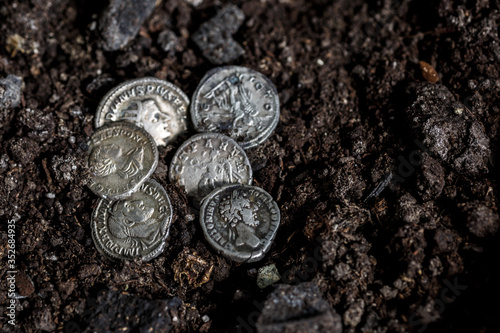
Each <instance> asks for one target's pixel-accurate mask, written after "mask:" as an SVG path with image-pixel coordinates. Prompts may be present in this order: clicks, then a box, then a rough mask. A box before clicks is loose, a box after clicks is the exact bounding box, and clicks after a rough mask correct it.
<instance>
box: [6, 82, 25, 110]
mask: <svg viewBox="0 0 500 333" xmlns="http://www.w3.org/2000/svg"><path fill="white" fill-rule="evenodd" d="M22 83H23V81H22V79H21V77H19V76H15V75H7V77H5V78H3V79H0V109H9V108H15V107H18V106H19V103H20V102H21V85H22Z"/></svg>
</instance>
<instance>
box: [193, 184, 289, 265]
mask: <svg viewBox="0 0 500 333" xmlns="http://www.w3.org/2000/svg"><path fill="white" fill-rule="evenodd" d="M200 223H201V228H202V229H203V233H204V235H205V238H206V240H207V241H208V243H210V245H211V246H212V247H213V248H214V249H216V250H217V251H218V252H219V253H221V254H222V255H223V256H225V257H227V258H229V259H231V260H234V261H238V262H254V261H258V260H260V259H262V258H263V257H264V255H265V254H266V252H267V251H268V250H269V248H270V246H271V243H272V241H273V239H274V237H275V236H276V231H277V230H278V227H279V224H280V211H279V208H278V205H277V204H276V202H275V201H274V200H273V198H272V197H271V196H270V195H269V194H268V193H267V192H266V191H264V190H263V189H261V188H259V187H255V186H249V185H227V186H224V187H221V188H218V189H216V190H214V191H213V192H212V193H210V194H209V195H208V196H207V197H206V198H205V199H204V200H203V204H202V206H201V210H200Z"/></svg>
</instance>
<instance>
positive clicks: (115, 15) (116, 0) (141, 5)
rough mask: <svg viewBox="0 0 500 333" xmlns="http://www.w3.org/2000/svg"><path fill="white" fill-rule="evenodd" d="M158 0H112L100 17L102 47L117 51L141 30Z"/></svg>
mask: <svg viewBox="0 0 500 333" xmlns="http://www.w3.org/2000/svg"><path fill="white" fill-rule="evenodd" d="M155 3H156V0H142V1H134V0H111V2H110V3H109V6H108V7H107V8H106V9H105V10H104V12H103V13H102V14H101V17H100V19H99V30H100V33H101V37H102V43H101V45H102V48H103V49H104V50H105V51H117V50H119V49H121V48H123V47H124V46H125V45H127V43H128V42H129V41H130V40H131V39H133V38H134V37H135V36H136V35H137V33H138V32H139V28H140V27H141V25H142V24H143V23H144V21H145V20H146V18H147V17H148V16H149V15H150V14H151V12H152V11H153V9H154V7H155Z"/></svg>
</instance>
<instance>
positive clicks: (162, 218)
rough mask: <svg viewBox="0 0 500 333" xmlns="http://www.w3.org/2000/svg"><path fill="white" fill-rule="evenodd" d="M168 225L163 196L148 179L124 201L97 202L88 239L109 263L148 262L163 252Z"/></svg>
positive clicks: (169, 218) (166, 202)
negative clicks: (90, 239)
mask: <svg viewBox="0 0 500 333" xmlns="http://www.w3.org/2000/svg"><path fill="white" fill-rule="evenodd" d="M171 224H172V205H171V203H170V199H169V197H168V195H167V192H166V191H165V189H164V188H163V187H162V186H161V185H160V184H158V183H157V182H156V181H154V180H152V179H149V180H148V181H146V182H145V183H144V184H142V185H141V187H140V188H139V189H138V191H137V192H135V193H134V194H132V195H131V196H130V197H128V198H126V199H121V200H116V201H115V200H108V199H100V200H99V202H98V204H97V206H96V208H95V209H94V212H93V214H92V221H91V229H92V238H93V240H94V244H95V246H96V248H97V250H98V251H99V252H101V254H103V255H104V256H106V257H108V258H110V259H123V260H135V259H140V260H142V261H148V260H151V259H153V258H155V257H157V256H158V255H160V254H161V253H162V252H163V250H164V249H165V240H166V238H167V237H168V233H169V230H170V225H171Z"/></svg>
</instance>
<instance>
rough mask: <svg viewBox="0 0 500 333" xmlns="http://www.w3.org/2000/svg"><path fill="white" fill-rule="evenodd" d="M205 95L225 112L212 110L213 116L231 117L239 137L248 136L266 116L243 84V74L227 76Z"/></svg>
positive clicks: (234, 129) (232, 128)
mask: <svg viewBox="0 0 500 333" xmlns="http://www.w3.org/2000/svg"><path fill="white" fill-rule="evenodd" d="M203 97H204V98H206V99H209V100H212V101H213V104H215V105H217V107H218V108H219V109H220V110H222V111H223V112H224V113H221V114H216V113H214V112H213V111H210V112H211V116H212V117H213V116H217V117H222V118H226V119H227V118H230V119H231V120H230V121H231V124H230V129H231V132H232V134H233V135H235V136H237V137H247V136H248V130H249V128H252V129H253V128H257V127H259V126H260V125H261V123H262V120H263V118H265V117H266V115H260V114H259V111H258V110H257V107H256V106H255V104H253V103H252V101H251V100H252V93H251V92H250V91H249V90H248V89H245V87H244V86H243V74H240V75H231V76H229V77H227V78H225V79H224V80H223V81H222V82H220V83H219V84H218V85H217V86H215V87H214V88H213V89H212V90H210V91H209V92H208V93H206V94H205V96H203ZM209 129H210V128H209Z"/></svg>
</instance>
